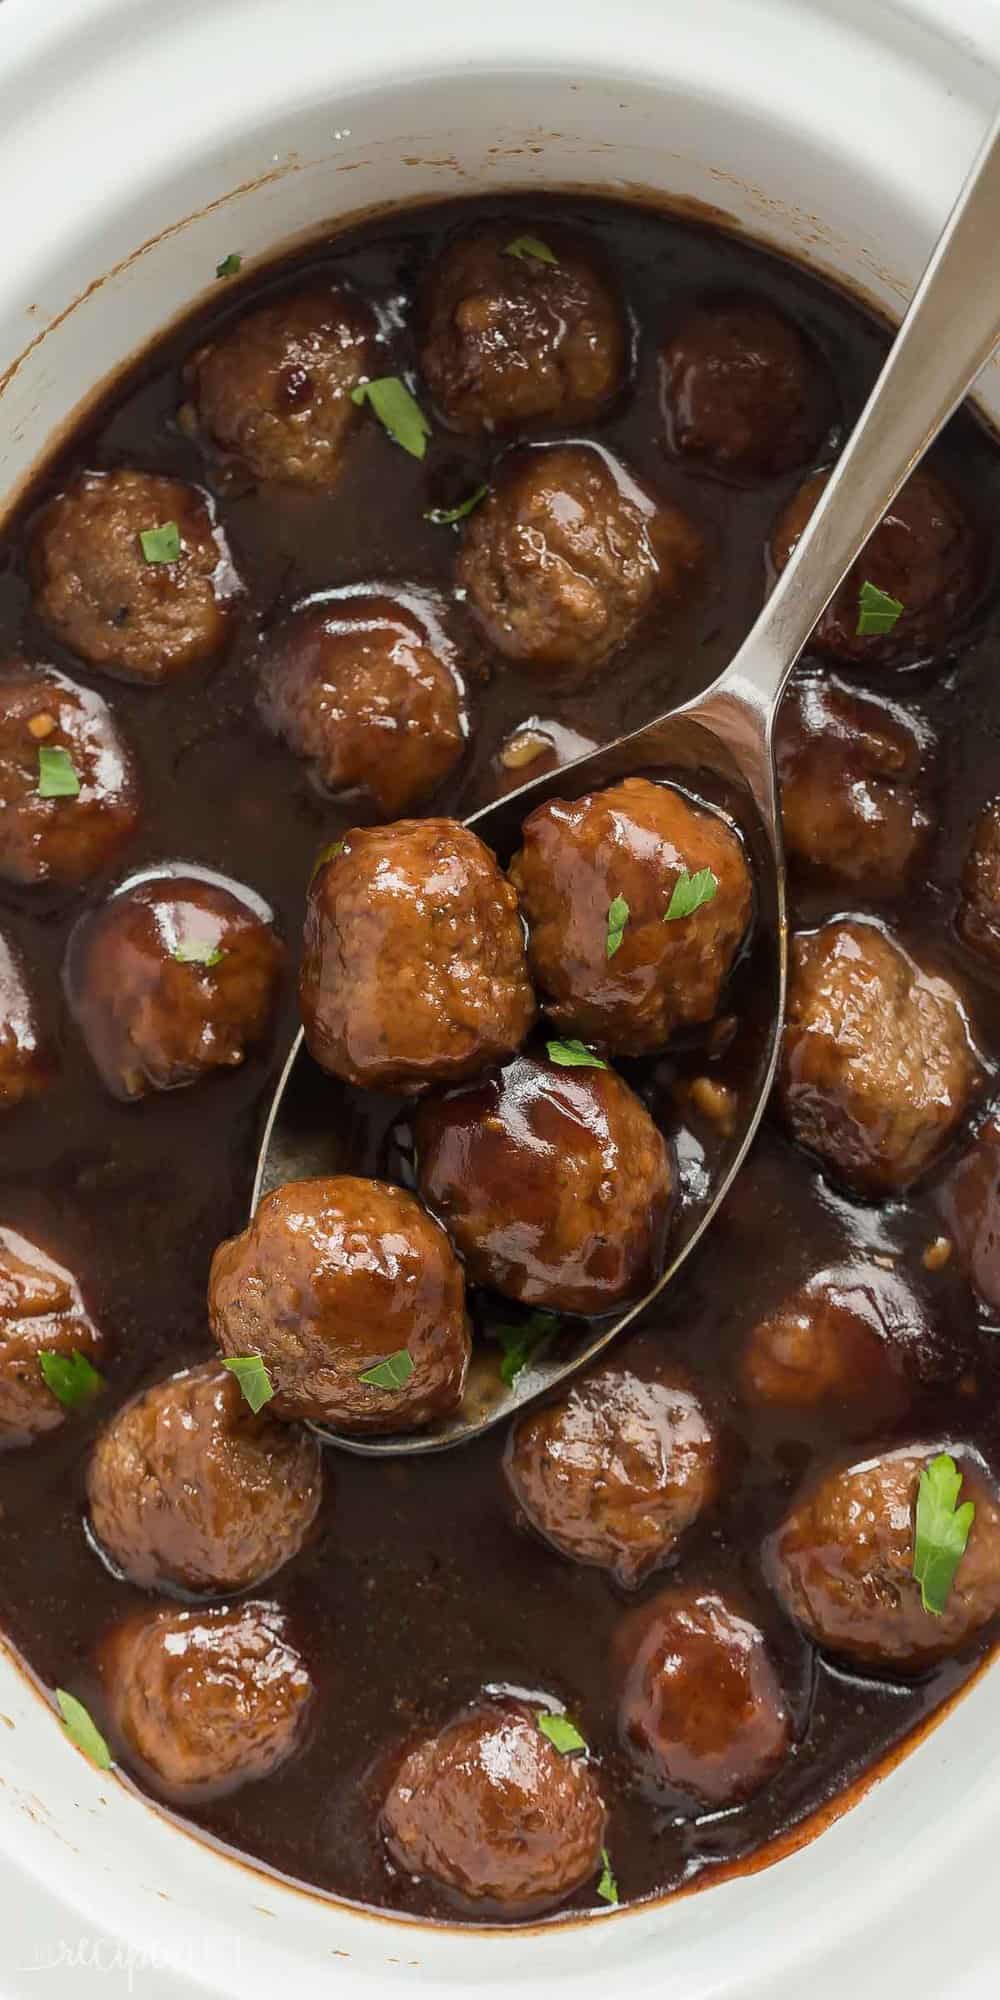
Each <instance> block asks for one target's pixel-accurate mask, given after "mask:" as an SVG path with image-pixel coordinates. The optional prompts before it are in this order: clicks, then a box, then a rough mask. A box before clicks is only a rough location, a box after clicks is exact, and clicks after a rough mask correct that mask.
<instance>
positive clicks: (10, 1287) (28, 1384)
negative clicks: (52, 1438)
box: [0, 1229, 105, 1446]
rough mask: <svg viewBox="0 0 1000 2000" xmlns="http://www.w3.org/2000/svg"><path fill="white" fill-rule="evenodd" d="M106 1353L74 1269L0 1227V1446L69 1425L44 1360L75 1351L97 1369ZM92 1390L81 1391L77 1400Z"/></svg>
mask: <svg viewBox="0 0 1000 2000" xmlns="http://www.w3.org/2000/svg"><path fill="white" fill-rule="evenodd" d="M104 1351H105V1340H104V1335H103V1334H102V1333H101V1331H100V1329H99V1327H97V1326H95V1324H94V1321H93V1320H92V1318H91V1316H90V1314H89V1312H88V1311H87V1308H86V1306H85V1304H84V1302H83V1298H82V1296H81V1293H80V1287H79V1285H78V1284H77V1281H76V1279H75V1278H74V1276H73V1274H72V1272H71V1271H67V1270H66V1269H65V1268H64V1266H63V1265H62V1264H57V1263H56V1262H55V1260H54V1258H52V1257H49V1256H47V1255H46V1253H45V1251H44V1250H40V1249H39V1247H38V1244H37V1243H29V1241H28V1238H27V1237H26V1236H19V1235H17V1233H16V1232H15V1231H14V1230H13V1229H0V1446H3V1445H17V1444H27V1443H28V1442H29V1440H30V1439H31V1438H34V1437H40V1436H41V1435H42V1433H43V1432H44V1431H54V1430H57V1429H58V1428H59V1425H60V1424H62V1423H65V1421H66V1417H67V1415H68V1414H69V1407H70V1406H67V1404H65V1403H63V1402H62V1401H61V1400H60V1398H59V1397H58V1395H57V1394H56V1393H55V1391H54V1390H53V1389H50V1388H49V1386H48V1383H47V1382H46V1380H45V1377H44V1375H43V1373H42V1367H41V1357H42V1356H43V1355H46V1354H54V1355H58V1356H59V1357H60V1358H62V1359H63V1360H66V1361H72V1359H73V1356H74V1355H77V1354H79V1355H82V1356H83V1358H84V1360H85V1361H89V1362H90V1363H91V1365H92V1366H93V1367H97V1366H98V1365H99V1364H100V1363H101V1361H102V1360H103V1358H104ZM99 1386H100V1384H99V1383H96V1382H95V1383H92V1388H93V1389H97V1388H99ZM89 1393H90V1391H89V1390H88V1389H87V1388H86V1387H85V1388H83V1390H82V1391H81V1400H82V1401H84V1402H86V1401H87V1400H89Z"/></svg>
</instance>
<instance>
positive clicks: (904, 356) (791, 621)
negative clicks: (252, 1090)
mask: <svg viewBox="0 0 1000 2000" xmlns="http://www.w3.org/2000/svg"><path fill="white" fill-rule="evenodd" d="M998 239H1000V119H998V120H997V121H996V123H995V124H994V126H993V127H992V129H991V131H990V133H989V135H988V137H987V139H986V141H985V143H984V144H983V146H982V149H981V151H980V153H979V155H978V157H977V159H976V161H975V163H974V165H973V167H972V169H971V172H970V173H969V175H968V178H967V180H966V182H965V185H964V188H963V190H962V192H961V194H960V196H959V198H958V201H957V202H956V205H955V207H954V209H953V210H952V213H951V216H950V217H949V220H948V222H947V225H946V227H945V229H944V231H943V233H942V235H941V236H940V238H939V240H938V243H937V246H936V248H935V250H934V252H933V255H932V256H931V259H930V262H929V264H928V266H927V269H926V271H925V272H924V275H923V278H922V279H921V282H920V285H919V286H918V288H917V291H916V293H915V295H914V298H913V301H912V303H911V305H910V308H909V311H908V312H907V315H906V318H905V319H904V321H903V324H902V326H901V327H900V330H899V333H898V334H897V336H896V340H895V342H894V344H893V347H892V349H891V351H890V354H889V357H888V360H887V361H886V364H885V367H884V368H883V370H882V373H881V375H880V376H879V379H878V381H877V383H876V385H875V388H874V390H873V391H872V394H871V396H870V398H869V400H868V403H867V404H866V406H865V408H864V410H863V411H862V414H861V417H860V419H859V421H858V423H857V426H856V428H855V430H854V432H853V435H852V436H851V438H850V440H849V442H848V444H847V446H846V448H845V450H844V451H843V453H842V455H841V457H840V460H839V462H838V464H837V467H836V469H835V471H834V472H833V474H832V476H831V478H830V480H829V482H828V484H827V486H826V489H825V492H824V494H823V497H822V499H821V500H820V502H819V504H818V506H817V507H816V510H815V512H814V514H813V516H812V519H811V521H810V523H809V525H808V527H807V528H806V530H805V532H804V534H803V535H802V537H801V540H800V541H799V544H798V547H797V548H796V550H795V553H794V554H793V556H792V558H791V560H790V561H789V563H788V565H787V567H786V568H785V570H784V572H783V573H782V575H781V577H780V578H779V580H778V582H777V584H776V585H775V588H774V590H773V592H772V593H771V596H770V597H769V599H768V601H767V603H766V604H765V606H764V609H763V610H762V612H761V613H760V616H759V618H758V619H757V622H756V624H755V625H754V626H753V629H752V630H751V632H750V634H749V636H748V637H747V638H746V639H745V640H744V643H743V645H742V646H741V647H740V649H739V651H738V653H737V654H736V657H735V659H734V660H733V661H732V663H731V664H730V666H729V667H727V669H726V671H725V673H724V674H722V675H721V676H720V678H719V679H718V680H717V681H715V683H714V684H713V686H712V687H710V688H709V689H708V690H707V691H706V692H705V693H704V694H702V695H699V696H698V697H697V699H696V700H694V701H691V702H688V703H687V704H686V706H685V707H683V708H681V709H678V710H676V711H675V712H674V713H673V714H671V715H666V716H661V717H660V718H659V719H658V720H657V721H655V722H651V723H649V724H648V725H647V727H646V728H644V729H638V730H636V731H635V732H634V733H633V734H632V735H630V736H625V737H622V738H620V739H619V741H617V742H615V743H611V744H609V745H608V746H607V747H606V748H605V749H602V750H596V751H593V752H592V753H591V754H589V755H588V756H585V757H580V758H578V759H576V761H575V762H573V763H571V764H566V765H564V766H563V767H562V769H561V770H557V771H553V772H551V773H549V774H547V775H546V776H545V777H544V778H539V779H537V780H535V781H534V782H529V783H528V784H526V785H522V786H521V787H520V789H519V790H518V791H516V792H513V793H510V794H508V795H507V796H506V797H505V798H503V799H502V800H500V801H499V802H497V803H496V804H494V805H490V806H486V807H484V808H483V809H482V810H481V811H480V812H477V813H473V815H472V817H471V818H470V819H469V820H468V821H467V822H466V824H467V825H468V826H470V827H474V828H475V830H476V832H477V833H478V834H479V836H480V838H481V839H482V840H484V841H485V842H486V843H487V845H488V846H490V847H492V848H494V850H495V851H496V852H497V853H498V854H500V855H501V857H503V858H506V856H507V855H509V854H510V853H511V852H512V851H513V848H514V847H515V846H516V844H517V838H518V831H519V829H520V826H521V822H522V821H523V819H524V818H525V816H526V815H527V814H528V813H529V812H531V811H532V809H533V808H534V807H535V806H537V805H539V804H541V802H542V801H543V800H545V799H549V798H553V797H563V798H566V797H569V798H577V797H579V796H580V795H581V794H582V793H584V792H588V791H592V790H595V789H597V788H599V787H601V786H603V785H607V784H611V783H613V782H614V781H615V780H616V779H619V778H623V777H626V776H629V775H633V774H638V773H641V772H646V773H652V774H659V775H661V776H663V775H665V774H669V775H670V776H671V777H674V778H677V779H678V780H679V782H681V783H682V784H683V785H684V786H685V787H686V788H687V789H689V790H690V791H692V792H694V793H696V794H697V795H698V796H699V797H701V798H706V799H708V800H710V801H713V802H715V803H718V804H722V805H724V806H725V808H726V809H727V810H728V811H729V812H730V813H731V815H732V817H733V818H734V819H735V820H736V822H737V824H738V825H739V827H740V829H741V831H742V833H743V836H744V838H745V841H746V843H747V847H748V849H749V853H750V858H751V864H752V867H753V869H754V871H755V876H756V888H757V917H756V929H755V943H754V951H755V954H756V961H755V965H754V976H753V980H752V982H751V985H752V992H753V995H754V999H755V1003H756V1007H757V1010H758V1018H759V1023H760V1033H759V1035H758V1043H757V1048H756V1053H755V1057H754V1061H753V1064H752V1074H751V1077H750V1079H749V1083H750V1088H749V1089H747V1090H745V1092H744V1098H745V1101H746V1102H747V1103H749V1102H751V1101H752V1110H750V1112H749V1115H748V1116H747V1117H746V1121H745V1123H744V1124H742V1126H741V1128H740V1130H739V1132H738V1133H736V1134H735V1135H734V1136H733V1139H732V1141H731V1142H730V1144H729V1145H728V1147H727V1148H725V1149H724V1151H723V1156H722V1158H721V1159H720V1161H718V1162H717V1163H716V1170H715V1174H714V1178H713V1183H712V1187H711V1193H710V1198H708V1199H706V1200H705V1201H703V1202H702V1203H701V1205H700V1207H699V1205H698V1204H693V1205H686V1206H685V1208H684V1210H683V1211H682V1215H681V1219H680V1223H679V1226H678V1229H677V1233H676V1235H675V1238H674V1240H673V1242H672V1245H671V1254H670V1260H669V1262H668V1264H667V1267H666V1269H665V1270H664V1271H663V1273H662V1275H661V1277H660V1278H659V1280H658V1282H657V1284H656V1285H655V1286H654V1287H653V1289H652V1290H651V1291H650V1292H647V1294H646V1296H645V1297H644V1298H641V1299H638V1300H636V1301H635V1303H634V1304H631V1305H629V1306H628V1307H627V1309H626V1310H624V1311H623V1312H621V1313H617V1314H611V1315H606V1316H605V1317H604V1318H603V1319H601V1320H576V1321H574V1320H565V1321H563V1322H562V1327H561V1330H560V1332H559V1333H558V1334H557V1335H554V1336H553V1337H552V1338H551V1339H549V1340H547V1341H546V1342H545V1344H544V1346H543V1347H542V1348H540V1349H539V1350H537V1351H536V1354H535V1357H534V1359H533V1360H532V1362H530V1363H529V1365H528V1366H526V1367H525V1368H524V1369H523V1370H522V1372H521V1373H520V1374H519V1375H517V1377H516V1378H515V1381H514V1383H513V1385H511V1386H509V1387H507V1386H505V1385H504V1384H503V1382H502V1381H501V1379H500V1373H499V1366H498V1362H499V1350H498V1349H497V1347H496V1346H495V1345H493V1344H492V1343H489V1342H482V1341H480V1342H478V1343H477V1345H476V1349H475V1353H474V1358H473V1364H472V1367H471V1370H470V1375H469V1382H468V1387H467V1389H466V1393H465V1397H464V1400H463V1402H462V1405H461V1407H460V1409H459V1410H458V1411H457V1412H455V1413H454V1414H453V1415H452V1416H450V1417H448V1418H445V1419H443V1420H442V1421H441V1422H439V1423H438V1424H436V1425H433V1426H429V1427H428V1428H427V1429H425V1430H422V1431H416V1432H413V1433H410V1434H407V1435H403V1436H390V1437H364V1438H360V1437H347V1436H344V1435H342V1434H340V1433H336V1432H332V1431H327V1430H325V1429H323V1430H321V1435H322V1436H323V1437H325V1438H328V1439H329V1441H330V1442H331V1443H333V1444H337V1445H339V1446H341V1447H342V1448H343V1449H344V1450H346V1451H353V1452H358V1453H363V1454H365V1455H367V1456H369V1457H397V1456H403V1455H407V1456H408V1455H411V1454H413V1453H415V1452H429V1451H440V1450H442V1449H444V1448H446V1447H448V1446H451V1445H456V1444H461V1443H464V1442H465V1441H466V1440H467V1439H469V1438H472V1437H475V1436H478V1435H479V1434H480V1433H481V1432H483V1431H485V1430H488V1429H489V1428H490V1427H491V1426H492V1425H493V1424H496V1423H499V1422H501V1421H502V1419H504V1418H505V1417H508V1416H509V1415H510V1414H511V1412H512V1411H514V1410H517V1409H520V1408H522V1407H523V1406H524V1404H525V1403H528V1402H531V1401H533V1400H534V1398H535V1397H537V1396H539V1395H541V1394H542V1393H543V1392H544V1391H546V1390H548V1389H551V1388H553V1387H554V1385H555V1384H556V1383H559V1382H563V1381H565V1380H567V1378H568V1377H569V1376H571V1375H574V1374H576V1373H577V1371H578V1370H579V1369H581V1368H582V1367H584V1366H585V1364H586V1363H588V1362H590V1361H592V1360H593V1358H594V1356H595V1355H596V1354H598V1353H600V1351H601V1349H602V1348H604V1347H607V1346H608V1344H609V1342H610V1341H612V1340H614V1339H615V1338H616V1336H617V1335H618V1334H619V1333H620V1332H621V1331H622V1329H623V1328H624V1327H626V1326H628V1325H629V1324H630V1322H631V1321H632V1320H634V1319H635V1318H636V1317H637V1315H638V1314H639V1313H641V1312H643V1311H644V1310H645V1308H646V1307H647V1306H648V1305H649V1303H650V1301H651V1300H652V1299H654V1298H655V1297H656V1296H657V1293H659V1292H660V1291H662V1289H663V1287H664V1286H665V1285H666V1284H668V1283H669V1281H670V1279H671V1278H672V1277H673V1276H674V1275H675V1273H676V1272H677V1270H678V1269H679V1267H680V1265H681V1264H682V1263H683V1262H684V1260H685V1258H686V1257H688V1256H689V1255H690V1252H691V1251H692V1250H693V1249H694V1246H695V1244H696V1243H697V1242H698V1241H699V1239H700V1238H701V1237H702V1236H703V1234H704V1232H705V1230H706V1229H707V1228H708V1226H709V1224H710V1222H711V1221H712V1218H713V1216H714V1215H715V1214H716V1213H717V1211H718V1209H719V1206H720V1204H721V1203H722V1201H723V1200H724V1198H725V1196H726V1194H727V1192H728V1190H729V1188H730V1187H731V1185H732V1183H733V1180H734V1178H735V1176H736V1174H737V1173H738V1172H739V1169H740V1166H741V1165H742V1162H743V1160H744V1159H745V1157H746V1153H747V1150H748V1148H749V1146H750V1143H751V1141H752V1139H753V1137H754V1134H755V1132H756V1130H757V1127H758V1124H759V1123H760V1118H761V1114H762V1112H763V1109H764V1105H765V1102H766V1100H767V1096H768V1092H769V1090H770V1087H771V1083H772V1081H773V1078H774V1072H775V1067H776V1064H777V1059H778V1049H779V1044H780V1038H781V1028H782V1022H783V1016H784V1004H785V979H786V968H787V923H786V914H785V869H784V858H783V854H782V846H781V831H780V821H779V813H778V804H777V779H776V774H775V767H774V753H773V749H772V731H773V725H774V719H775V716H776V713H777V709H778V704H779V702H780V699H781V695H782V692H783V690H784V687H785V683H786V681H787V680H788V677H789V674H790V673H791V671H792V668H793V667H794V665H795V663H796V661H797V659H798V657H799V654H800V652H801V651H802V648H803V647H804V645H805V644H806V641H807V640H808V638H809V635H810V633H811V632H812V630H813V627H814V625H815V624H816V621H817V619H818V618H819V616H820V614H821V613H822V612H823V610H824V609H825V607H826V605H827V604H828V602H829V600H830V598H831V597H832V596H833V593H834V591H835V590H836V589H837V587H838V585H839V584H840V583H841V581H842V580H843V578H844V576H845V575H846V573H847V571H848V570H849V569H850V567H851V564H852V563H853V562H854V560H855V558H856V557H857V556H858V555H859V554H860V552H861V550H862V549H863V548H864V546H865V543H866V542H867V540H868V538H869V536H870V534H871V533H872V531H873V529H874V528H875V527H876V526H877V525H878V523H879V521H880V520H881V518H882V516H883V514H884V513H885V511H886V509H887V507H888V506H889V505H890V503H891V501H892V500H893V498H894V497H895V495H896V493H897V492H898V491H899V488H900V487H901V486H902V485H903V483H904V481H905V480H906V479H907V477H908V475H909V474H910V473H911V472H912V470H913V468H914V466H915V465H916V464H917V463H918V461H919V460H920V458H921V457H922V456H923V454H924V452H925V451H926V450H927V447H928V445H929V444H930V443H931V442H932V440H933V439H934V438H935V437H936V436H937V434H938V432H939V431H940V430H941V428H942V426H943V425H944V424H945V423H946V422H947V420H948V418H949V417H950V416H951V414H952V412H953V410H954V409H955V408H956V407H957V405H958V404H959V403H960V402H961V400H962V398H963V396H964V395H965V394H966V392H967V390H968V389H969V388H970V387H971V386H972V384H973V382H974V381H975V379H976V377H977V375H978V374H979V372H980V370H981V369H982V368H983V367H984V366H985V364H986V362H987V361H988V360H989V358H990V355H991V354H992V352H993V350H994V348H995V347H996V345H997V342H998V340H1000V260H998V259H997V255H996V245H997V241H998ZM344 1103H345V1098H344V1096H343V1093H341V1091H340V1086H338V1085H337V1084H336V1082H335V1081H334V1080H333V1079H331V1078H329V1077H326V1076H324V1075H323V1073H322V1071H320V1070H319V1069H318V1068H317V1066H316V1065H315V1064H314V1063H313V1061H312V1058H311V1057H310V1055H309V1053H308V1051H307V1050H306V1048H305V1045H304V1042H303V1037H302V1035H301V1034H300V1035H299V1036H298V1039H297V1040H296V1042H295V1045H294V1047H293V1049H292V1051H291V1054H290V1056H289V1058H288V1061H287V1063H286V1064H285V1068H284V1070H283V1072H282V1075H281V1078H280V1081H279V1083H278V1087H277V1090H276V1092H275V1096H274V1101H273V1104H272V1107H271V1111H270V1115H269V1117H268V1121H267V1126H266V1129H265V1132H264V1138H263V1143H262V1146H261V1151H260V1157H259V1161H258V1167H257V1174H256V1179H255V1181H254V1188H253V1196H252V1206H253V1208H256V1206H257V1203H258V1202H259V1200H260V1198H261V1196H262V1195H263V1194H266V1193H267V1192H268V1191H269V1190H270V1189H271V1188H273V1187H277V1186H280V1185H281V1184H282V1183H283V1182H285V1181H289V1180H297V1179H299V1178H302V1177H304V1176H308V1175H312V1174H329V1173H336V1172H344V1171H347V1172H350V1171H352V1169H353V1170H354V1171H358V1167H357V1161H356V1158H355V1160H353V1161H352V1159H351V1158H350V1157H349V1155H350V1152H351V1144H350V1132H349V1130H347V1131H345V1129H344V1127H345V1120H344V1117H343V1107H344ZM338 1110H340V1112H341V1114H342V1115H341V1116H340V1117H338ZM514 1316H515V1315H514V1313H513V1312H512V1313H511V1314H509V1315H508V1317H514Z"/></svg>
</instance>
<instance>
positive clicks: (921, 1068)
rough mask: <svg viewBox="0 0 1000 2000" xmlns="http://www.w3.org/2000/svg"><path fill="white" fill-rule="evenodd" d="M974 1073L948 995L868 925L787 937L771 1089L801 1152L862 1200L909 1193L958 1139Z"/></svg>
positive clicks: (958, 1012)
mask: <svg viewBox="0 0 1000 2000" xmlns="http://www.w3.org/2000/svg"><path fill="white" fill-rule="evenodd" d="M979 1080H980V1071H979V1066H978V1063H977V1061H976V1057H975V1054H974V1052H973V1049H972V1045H971V1042H970V1039H969V1029H968V1023H967V1021H966V1018H965V1014H964V1011H963V1009H962V1006H961V1003H960V1001H959V998H958V995H957V994H956V992H955V990H954V988H953V987H952V986H950V985H949V984H948V981H947V980H946V979H940V978H932V977H931V975H930V974H929V973H926V972H924V971H923V970H922V969H921V967H920V966H919V965H917V964H916V963H915V962H914V960H913V959H912V958H910V956H909V954H908V953H907V952H905V951H904V950H903V948H902V946H901V945H899V944H897V943H896V941H895V939H894V938H891V937H890V936H889V935H888V934H887V933H886V932H885V931H883V930H881V929H880V928H879V927H878V926H877V925H876V924H872V923H866V922H862V921H861V920H860V919H848V920H844V919H840V918H837V919H835V920H834V921H833V922H832V923H828V924H824V925H823V926H822V928H821V929H820V930H817V931H808V932H805V933H803V934H801V935H800V936H799V937H796V938H794V939H793V940H792V951H791V968H790V977H789V986H788V1015H787V1020H786V1024H785V1037H784V1045H783V1049H782V1057H781V1071H780V1076H779V1092H780V1096H781V1100H782V1104H783V1106H784V1111H785V1115H786V1117H787V1119H788V1122H789V1124H790V1126H791V1128H792V1132H793V1134H794V1136H795V1138H796V1139H797V1140H798V1141H799V1143H800V1145H803V1146H808V1147H809V1148H810V1150H811V1151H812V1152H814V1153H818V1154H819V1157H820V1160H821V1162H822V1164H823V1165H824V1166H825V1167H827V1168H829V1169H830V1171H831V1172H832V1173H833V1174H834V1175H835V1176H836V1177H837V1179H838V1180H841V1181H843V1182H844V1183H845V1184H846V1185H847V1186H848V1187H851V1188H855V1189H857V1191H858V1192H859V1193H861V1194H868V1195H872V1196H878V1195H886V1194H888V1193H891V1192H893V1191H894V1190H896V1189H898V1188H905V1187H908V1186H909V1184H910V1182H911V1181H914V1180H916V1178H917V1176H918V1175H919V1174H921V1173H923V1171H924V1168H925V1167H927V1166H929V1165H930V1163H931V1161H932V1160H933V1159H934V1158H935V1157H936V1155H937V1154H938V1153H939V1152H940V1151H941V1150H942V1148H943V1147H944V1146H945V1145H946V1144H947V1142H948V1140H949V1139H951V1138H952V1137H953V1136H954V1133H955V1130H956V1127H957V1126H958V1124H959V1122H960V1120H961V1119H962V1117H963V1116H964V1114H965V1112H966V1110H967V1108H968V1105H969V1101H970V1098H971V1096H972V1093H973V1090H974V1088H975V1087H976V1085H977V1083H978V1082H979Z"/></svg>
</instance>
